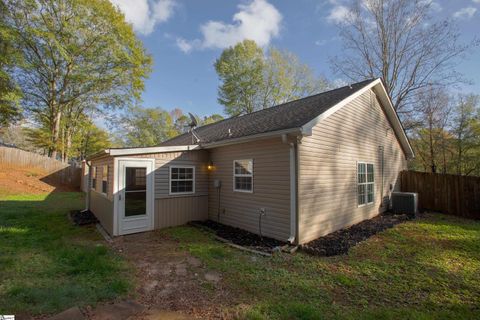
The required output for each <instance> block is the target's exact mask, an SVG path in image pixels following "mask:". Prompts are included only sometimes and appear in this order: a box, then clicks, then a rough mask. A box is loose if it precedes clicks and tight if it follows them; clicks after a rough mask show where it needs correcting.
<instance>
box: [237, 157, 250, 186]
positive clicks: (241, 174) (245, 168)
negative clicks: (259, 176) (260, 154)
mask: <svg viewBox="0 0 480 320" xmlns="http://www.w3.org/2000/svg"><path fill="white" fill-rule="evenodd" d="M233 191H239V192H253V160H252V159H246V160H234V161H233Z"/></svg>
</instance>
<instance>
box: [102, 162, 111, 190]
mask: <svg viewBox="0 0 480 320" xmlns="http://www.w3.org/2000/svg"><path fill="white" fill-rule="evenodd" d="M105 167H106V168H107V170H106V171H107V176H106V177H104V175H103V174H104V173H105ZM109 171H110V168H109V167H108V165H106V164H105V165H103V166H102V186H101V189H100V192H101V193H102V194H103V195H105V196H106V195H107V194H108V172H109ZM104 178H107V179H106V180H104ZM104 181H105V182H106V188H105V189H106V190H105V192H103V182H104Z"/></svg>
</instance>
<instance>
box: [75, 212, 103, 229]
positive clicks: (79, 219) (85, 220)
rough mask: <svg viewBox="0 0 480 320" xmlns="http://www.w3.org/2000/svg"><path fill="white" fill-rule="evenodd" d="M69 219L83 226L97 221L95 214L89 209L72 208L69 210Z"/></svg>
mask: <svg viewBox="0 0 480 320" xmlns="http://www.w3.org/2000/svg"><path fill="white" fill-rule="evenodd" d="M70 219H71V220H72V221H73V223H74V224H76V225H77V226H85V225H89V224H95V223H97V222H98V220H97V218H96V217H95V215H94V214H93V213H92V212H91V211H89V210H87V211H80V210H72V211H70Z"/></svg>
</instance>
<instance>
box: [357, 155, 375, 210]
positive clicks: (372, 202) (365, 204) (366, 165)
mask: <svg viewBox="0 0 480 320" xmlns="http://www.w3.org/2000/svg"><path fill="white" fill-rule="evenodd" d="M360 164H364V165H365V182H359V181H358V166H359V165H360ZM369 164H370V165H372V167H373V181H372V182H368V165H369ZM356 166H357V167H356V170H355V171H356V175H357V178H356V180H357V184H356V188H357V192H356V194H357V207H364V206H368V205H371V204H374V203H375V164H374V163H373V162H366V161H357V164H356ZM369 184H371V185H373V188H372V190H373V195H372V201H371V202H368V185H369ZM359 185H364V186H365V203H362V204H360V203H358V196H359V194H358V186H359Z"/></svg>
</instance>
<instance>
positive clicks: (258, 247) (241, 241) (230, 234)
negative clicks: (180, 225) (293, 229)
mask: <svg viewBox="0 0 480 320" xmlns="http://www.w3.org/2000/svg"><path fill="white" fill-rule="evenodd" d="M191 224H192V225H193V226H199V227H202V228H206V229H208V230H210V231H211V232H213V233H214V234H215V235H216V237H218V238H220V239H222V241H228V242H231V243H232V244H234V245H237V246H241V247H244V248H246V249H249V251H260V252H265V253H269V254H271V253H272V252H273V250H274V248H278V247H283V246H285V245H286V244H287V243H286V242H282V241H279V240H275V239H272V238H269V237H260V236H259V235H257V234H254V233H251V232H248V231H245V230H242V229H239V228H235V227H231V226H227V225H224V224H222V223H218V222H216V221H212V220H206V221H194V222H192V223H191Z"/></svg>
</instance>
